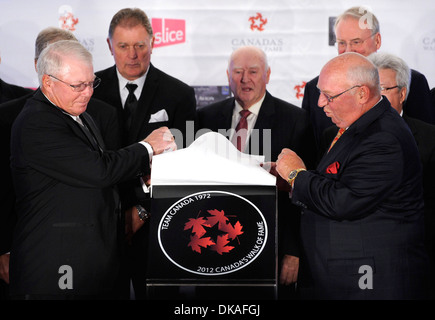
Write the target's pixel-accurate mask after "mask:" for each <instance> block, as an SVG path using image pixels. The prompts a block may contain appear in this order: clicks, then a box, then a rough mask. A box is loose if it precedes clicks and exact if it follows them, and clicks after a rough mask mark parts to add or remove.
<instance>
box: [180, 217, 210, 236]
mask: <svg viewBox="0 0 435 320" xmlns="http://www.w3.org/2000/svg"><path fill="white" fill-rule="evenodd" d="M206 222H207V221H206V220H205V219H204V218H202V217H199V218H197V219H193V218H190V219H189V222H186V224H185V225H184V230H188V229H192V233H194V234H196V235H197V236H198V237H199V238H201V237H202V236H203V235H204V234H205V233H206V232H207V231H206V230H205V229H204V227H210V225H209V224H207V223H206Z"/></svg>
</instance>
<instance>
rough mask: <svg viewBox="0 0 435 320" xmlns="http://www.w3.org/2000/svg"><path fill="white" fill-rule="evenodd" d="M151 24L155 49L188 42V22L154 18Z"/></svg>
mask: <svg viewBox="0 0 435 320" xmlns="http://www.w3.org/2000/svg"><path fill="white" fill-rule="evenodd" d="M151 24H152V27H153V32H154V36H155V41H154V47H155V48H157V47H163V46H171V45H174V44H179V43H183V42H186V20H180V19H163V18H153V19H151Z"/></svg>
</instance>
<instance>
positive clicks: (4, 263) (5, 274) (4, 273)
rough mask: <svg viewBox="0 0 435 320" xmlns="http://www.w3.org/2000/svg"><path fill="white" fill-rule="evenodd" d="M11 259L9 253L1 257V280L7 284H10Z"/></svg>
mask: <svg viewBox="0 0 435 320" xmlns="http://www.w3.org/2000/svg"><path fill="white" fill-rule="evenodd" d="M9 258H10V254H9V253H5V254H2V255H1V256H0V279H2V280H3V281H4V282H6V283H9Z"/></svg>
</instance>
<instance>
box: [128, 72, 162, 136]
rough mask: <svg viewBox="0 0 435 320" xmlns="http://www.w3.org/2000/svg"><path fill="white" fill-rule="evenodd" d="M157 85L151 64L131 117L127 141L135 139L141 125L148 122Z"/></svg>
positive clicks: (157, 81)
mask: <svg viewBox="0 0 435 320" xmlns="http://www.w3.org/2000/svg"><path fill="white" fill-rule="evenodd" d="M158 87H159V80H158V77H156V72H155V68H154V67H153V65H150V69H149V70H148V74H147V77H146V79H145V83H144V86H143V89H142V93H141V95H140V97H139V101H138V105H137V109H136V114H135V116H134V118H133V122H132V124H131V128H130V131H129V133H128V141H130V142H131V141H135V140H137V139H138V135H139V132H140V131H141V127H142V126H145V125H146V124H147V123H148V121H149V112H150V109H151V105H152V102H153V100H154V96H155V95H156V92H157V89H158Z"/></svg>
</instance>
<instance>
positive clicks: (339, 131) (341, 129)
mask: <svg viewBox="0 0 435 320" xmlns="http://www.w3.org/2000/svg"><path fill="white" fill-rule="evenodd" d="M345 131H346V129H345V128H340V130H338V132H337V135H336V136H335V138H334V140H332V142H331V145H330V147H329V149H328V152H329V150H331V148H332V147H333V146H334V144H335V143H336V142H337V140H338V139H339V138H340V137H341V135H342V134H343V132H345Z"/></svg>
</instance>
